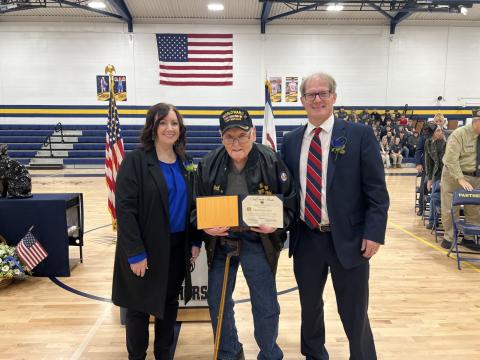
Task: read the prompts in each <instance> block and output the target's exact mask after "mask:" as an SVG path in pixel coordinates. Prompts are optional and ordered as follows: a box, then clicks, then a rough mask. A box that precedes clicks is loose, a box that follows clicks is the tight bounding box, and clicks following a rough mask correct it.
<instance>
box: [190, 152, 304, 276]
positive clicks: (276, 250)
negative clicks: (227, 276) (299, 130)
mask: <svg viewBox="0 0 480 360" xmlns="http://www.w3.org/2000/svg"><path fill="white" fill-rule="evenodd" d="M230 161H231V160H230V156H229V155H228V153H227V151H226V150H225V148H224V147H223V146H222V147H219V148H218V149H215V150H213V151H212V152H210V153H209V154H208V155H206V156H205V157H204V158H203V159H202V160H201V162H200V163H199V164H198V168H197V174H198V183H197V185H198V188H197V195H198V196H213V195H225V191H226V187H227V180H228V169H229V168H230ZM244 173H245V178H246V181H247V187H248V193H249V194H256V195H261V194H265V191H267V193H270V194H281V195H283V205H284V210H283V223H284V228H283V229H277V230H276V231H275V232H273V233H271V234H260V238H261V241H262V244H263V248H264V250H265V256H266V257H267V260H268V263H269V264H270V267H271V269H272V272H273V273H276V270H277V263H278V257H279V256H280V251H281V250H282V248H283V244H284V242H285V240H286V236H287V235H286V230H287V228H288V227H289V226H290V225H291V224H292V222H293V219H294V216H295V205H296V198H295V192H294V188H293V181H292V178H291V176H290V173H289V171H288V169H287V167H286V166H285V164H284V163H283V162H282V160H281V159H280V156H279V155H278V154H276V153H275V152H273V151H272V150H271V149H270V148H268V147H266V146H264V145H260V144H255V143H254V144H253V147H252V150H251V151H250V154H249V155H248V160H247V164H246V165H245V169H244ZM192 223H195V224H196V216H195V213H194V214H193V217H192ZM203 239H204V241H205V248H206V251H207V259H208V266H209V267H210V266H211V264H212V261H213V257H214V255H215V246H216V241H217V237H212V236H209V235H208V234H206V233H203Z"/></svg>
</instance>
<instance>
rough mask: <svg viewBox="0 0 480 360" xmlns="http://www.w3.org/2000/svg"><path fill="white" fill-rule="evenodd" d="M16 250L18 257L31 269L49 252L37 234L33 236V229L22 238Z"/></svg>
mask: <svg viewBox="0 0 480 360" xmlns="http://www.w3.org/2000/svg"><path fill="white" fill-rule="evenodd" d="M15 251H16V253H17V256H18V258H19V259H20V260H22V262H23V263H24V264H25V265H26V266H27V267H28V269H29V270H32V269H33V268H34V267H35V266H37V265H38V264H39V263H41V262H42V261H43V259H45V258H46V257H47V256H48V253H47V252H46V251H45V249H44V248H43V247H42V245H40V243H39V242H38V240H37V239H36V238H35V236H33V234H32V233H31V231H28V232H27V234H26V235H25V236H24V237H23V238H22V240H20V242H19V243H18V244H17V246H16V248H15Z"/></svg>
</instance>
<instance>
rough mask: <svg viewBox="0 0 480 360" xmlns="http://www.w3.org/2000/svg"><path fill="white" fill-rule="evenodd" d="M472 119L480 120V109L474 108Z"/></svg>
mask: <svg viewBox="0 0 480 360" xmlns="http://www.w3.org/2000/svg"><path fill="white" fill-rule="evenodd" d="M472 118H480V107H474V108H472Z"/></svg>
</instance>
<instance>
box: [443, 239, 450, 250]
mask: <svg viewBox="0 0 480 360" xmlns="http://www.w3.org/2000/svg"><path fill="white" fill-rule="evenodd" d="M440 246H441V247H442V248H444V249H447V250H450V248H451V247H452V242H451V241H448V240H447V239H443V240H442V243H441V244H440Z"/></svg>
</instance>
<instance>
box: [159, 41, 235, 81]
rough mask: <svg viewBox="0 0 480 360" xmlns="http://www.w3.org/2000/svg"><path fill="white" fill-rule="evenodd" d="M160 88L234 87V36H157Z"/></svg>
mask: <svg viewBox="0 0 480 360" xmlns="http://www.w3.org/2000/svg"><path fill="white" fill-rule="evenodd" d="M157 50H158V60H159V61H160V85H170V86H232V85H233V35H232V34H157Z"/></svg>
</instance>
